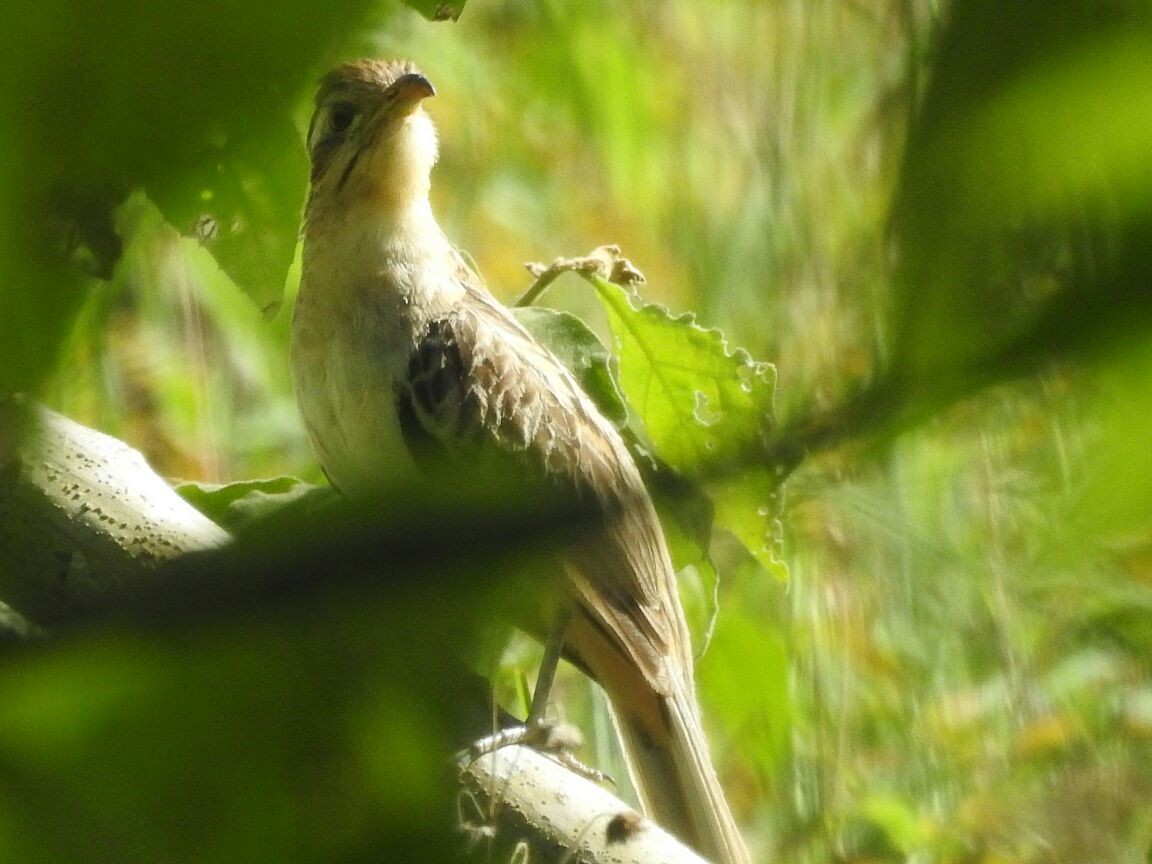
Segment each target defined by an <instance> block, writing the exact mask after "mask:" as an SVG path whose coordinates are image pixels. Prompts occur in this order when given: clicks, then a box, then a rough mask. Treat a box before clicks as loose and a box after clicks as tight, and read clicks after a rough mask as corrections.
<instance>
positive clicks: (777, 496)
mask: <svg viewBox="0 0 1152 864" xmlns="http://www.w3.org/2000/svg"><path fill="white" fill-rule="evenodd" d="M709 492H710V495H711V498H712V501H713V503H714V506H715V508H716V509H715V514H716V515H715V518H716V524H717V525H718V526H720V527H722V528H726V529H727V530H728V531H731V532H732V534H733V536H735V537H736V539H737V540H739V541H740V542H741V543H742V544H743V545H744V547H745V548H746V549H747V550H748V551H749V552H751V553H752V556H753V557H754V558H755V559H756V561H757V562H758V563H759V564H760V566H761V567H763V568H764V569H765V570H767V571H768V572H769V573H771V574H772V576H773V577H775V578H776V579H778V580H779V581H781V582H787V581H788V565H787V563H785V561H784V550H783V546H784V527H783V523H782V521H781V520H782V517H783V511H784V506H783V495H784V492H783V489H782V488H781V485H780V479H779V477H777V476H776V474H775V473H774V472H773V471H771V470H769V469H765V468H761V467H759V466H748V467H747V468H745V469H744V470H743V471H741V472H739V473H738V474H735V475H733V476H731V477H726V478H724V479H722V480H719V481H717V482H715V483H713V484H710V485H709Z"/></svg>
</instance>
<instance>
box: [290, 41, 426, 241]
mask: <svg viewBox="0 0 1152 864" xmlns="http://www.w3.org/2000/svg"><path fill="white" fill-rule="evenodd" d="M435 92H436V91H435V90H434V89H433V87H432V84H431V83H430V82H429V81H428V79H427V78H425V77H424V75H423V74H421V73H420V72H419V71H418V70H417V69H416V67H415V66H414V65H413V64H412V63H410V62H408V61H406V60H359V61H357V62H355V63H346V64H344V65H342V66H338V67H337V68H335V69H333V70H332V71H331V72H329V73H328V74H327V75H325V76H324V78H323V79H322V80H321V82H320V88H319V90H318V92H317V94H316V109H315V112H314V113H313V115H312V123H311V126H310V127H309V130H308V153H309V156H310V157H311V160H312V187H311V192H310V194H309V198H308V214H307V218H308V220H309V221H310V222H311V221H314V220H316V219H318V218H323V216H324V215H325V213H326V212H330V211H335V212H342V213H347V212H350V211H353V210H359V209H360V208H362V207H367V208H368V209H369V211H370V212H372V213H374V215H377V216H378V217H379V218H382V219H397V218H401V217H402V216H403V214H404V213H405V212H406V210H408V209H410V208H411V207H412V206H414V205H416V204H420V203H422V202H426V201H427V197H428V184H429V175H430V173H431V171H432V166H433V165H434V164H435V162H436V156H437V146H436V129H435V127H434V126H433V125H432V119H431V118H430V117H429V116H428V115H427V114H426V113H425V112H424V110H423V108H422V103H423V101H424V100H425V99H427V98H428V97H429V96H432V95H434V94H435Z"/></svg>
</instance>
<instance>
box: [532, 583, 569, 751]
mask: <svg viewBox="0 0 1152 864" xmlns="http://www.w3.org/2000/svg"><path fill="white" fill-rule="evenodd" d="M571 623H572V607H571V605H569V604H565V605H564V606H562V607H561V608H560V610H559V611H558V612H557V613H556V616H555V617H554V618H553V619H552V626H551V628H550V629H549V631H548V638H547V639H546V640H545V642H544V657H543V659H541V661H540V671H539V672H537V673H536V687H535V689H534V690H533V691H532V707H531V708H529V709H528V719H527V721H526V722H525V724H524V725H525V726H527V727H528V729H529V730H531V729H542V728H543V727H544V712H545V711H546V710H547V708H548V697H549V696H550V695H551V694H552V683H553V682H554V681H555V680H556V669H557V667H558V666H559V665H560V658H561V657H562V656H563V654H564V641H565V640H566V639H567V638H568V625H569V624H571Z"/></svg>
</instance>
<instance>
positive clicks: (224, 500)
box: [176, 477, 333, 533]
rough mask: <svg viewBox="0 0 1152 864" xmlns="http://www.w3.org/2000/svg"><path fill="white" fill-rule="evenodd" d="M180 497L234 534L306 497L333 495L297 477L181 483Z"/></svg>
mask: <svg viewBox="0 0 1152 864" xmlns="http://www.w3.org/2000/svg"><path fill="white" fill-rule="evenodd" d="M176 491H177V492H178V493H180V495H181V496H182V497H183V498H184V500H185V501H187V502H188V503H189V504H191V505H192V506H193V507H195V508H196V509H197V510H199V511H200V512H201V513H203V514H204V515H205V516H207V517H208V518H209V519H211V520H212V521H213V522H215V523H216V524H217V525H220V526H222V527H223V528H226V529H227V530H229V531H231V532H233V533H242V532H243V530H244V529H245V528H246V527H248V526H249V525H251V524H252V523H253V522H255V521H256V520H258V519H261V518H263V517H264V516H267V515H268V514H269V513H272V512H273V511H275V510H279V509H280V508H282V507H284V506H286V505H288V504H292V503H295V502H297V501H300V500H302V499H305V498H315V499H317V500H319V499H323V498H327V497H328V496H329V495H331V494H333V493H332V492H331V490H329V489H327V488H325V487H322V486H313V485H312V484H311V483H305V482H304V481H303V480H299V479H297V478H296V477H272V478H270V479H267V480H240V481H237V482H235V483H224V484H219V483H198V482H187V483H181V484H179V485H178V486H177V487H176Z"/></svg>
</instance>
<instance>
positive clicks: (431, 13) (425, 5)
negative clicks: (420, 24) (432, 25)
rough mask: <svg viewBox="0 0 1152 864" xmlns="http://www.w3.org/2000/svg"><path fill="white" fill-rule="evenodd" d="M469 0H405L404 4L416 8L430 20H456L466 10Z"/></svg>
mask: <svg viewBox="0 0 1152 864" xmlns="http://www.w3.org/2000/svg"><path fill="white" fill-rule="evenodd" d="M466 2H468V0H452V2H451V3H441V2H438V0H404V5H405V6H408V7H410V8H412V9H415V10H416V11H417V12H419V13H420V14H421V15H423V16H424V17H425V18H427V19H428V20H429V21H455V20H456V19H457V18H459V17H460V15H461V13H462V12H463V11H464V4H465V3H466Z"/></svg>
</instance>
